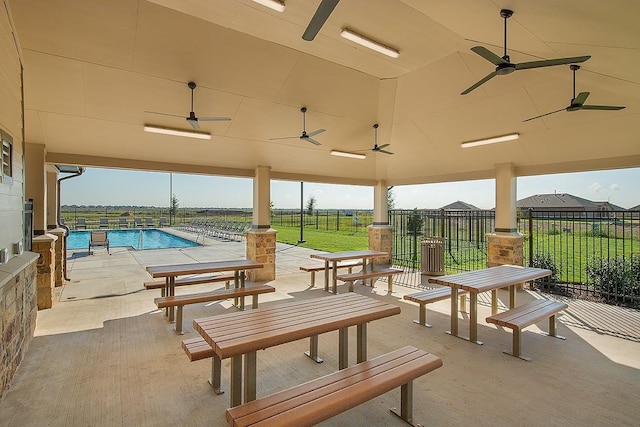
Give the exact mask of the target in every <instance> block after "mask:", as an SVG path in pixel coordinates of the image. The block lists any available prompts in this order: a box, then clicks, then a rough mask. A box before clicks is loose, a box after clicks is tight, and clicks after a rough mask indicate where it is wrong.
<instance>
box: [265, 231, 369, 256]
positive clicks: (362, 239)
mask: <svg viewBox="0 0 640 427" xmlns="http://www.w3.org/2000/svg"><path fill="white" fill-rule="evenodd" d="M273 228H274V230H277V231H278V234H277V235H276V240H277V241H278V242H280V243H288V244H290V245H295V244H297V243H298V240H300V227H285V226H274V227H273ZM303 239H304V240H305V243H301V244H299V245H298V246H300V247H302V248H309V249H316V250H319V251H326V252H339V251H357V250H362V249H369V235H368V232H367V231H366V230H365V231H358V232H357V233H349V232H343V231H326V230H315V229H313V228H310V229H306V228H305V229H304V232H303Z"/></svg>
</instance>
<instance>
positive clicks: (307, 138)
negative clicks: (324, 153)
mask: <svg viewBox="0 0 640 427" xmlns="http://www.w3.org/2000/svg"><path fill="white" fill-rule="evenodd" d="M300 139H304V140H305V141H309V142H310V143H312V144H313V145H322V144H320V143H319V142H318V141H316V140H315V139H313V138H309V136H308V135H307V136H306V137H305V138H300Z"/></svg>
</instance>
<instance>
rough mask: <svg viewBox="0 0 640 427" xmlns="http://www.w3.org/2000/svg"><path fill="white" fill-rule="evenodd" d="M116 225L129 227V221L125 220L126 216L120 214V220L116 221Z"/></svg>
mask: <svg viewBox="0 0 640 427" xmlns="http://www.w3.org/2000/svg"><path fill="white" fill-rule="evenodd" d="M118 227H120V228H129V222H128V221H127V218H125V217H123V216H121V217H120V220H119V222H118Z"/></svg>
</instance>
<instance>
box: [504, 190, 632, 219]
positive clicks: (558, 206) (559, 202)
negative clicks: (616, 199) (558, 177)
mask: <svg viewBox="0 0 640 427" xmlns="http://www.w3.org/2000/svg"><path fill="white" fill-rule="evenodd" d="M516 207H517V208H518V209H519V210H531V211H533V212H535V211H558V212H576V211H582V212H584V215H582V216H583V217H584V218H611V217H615V215H616V214H615V213H616V212H624V211H625V209H624V208H622V207H620V206H617V205H614V204H612V203H609V202H594V201H591V200H587V199H583V198H582V197H578V196H574V195H572V194H566V193H553V194H535V195H533V196H529V197H525V198H524V199H520V200H518V201H517V202H516ZM534 216H535V215H534ZM572 216H574V217H575V215H572Z"/></svg>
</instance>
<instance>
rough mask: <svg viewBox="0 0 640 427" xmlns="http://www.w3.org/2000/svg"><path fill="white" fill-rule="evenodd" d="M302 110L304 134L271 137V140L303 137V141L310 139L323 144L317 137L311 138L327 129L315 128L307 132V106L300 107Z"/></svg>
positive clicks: (315, 143)
mask: <svg viewBox="0 0 640 427" xmlns="http://www.w3.org/2000/svg"><path fill="white" fill-rule="evenodd" d="M300 111H302V134H301V135H299V136H283V137H279V138H269V141H275V140H278V139H296V138H298V139H301V140H303V141H308V142H310V143H312V144H314V145H321V144H320V143H319V142H318V141H316V140H315V139H313V138H311V137H312V136H316V135H317V134H319V133H322V132H324V131H325V129H318V130H314V131H313V132H309V133H307V129H306V126H307V125H306V120H305V117H306V113H307V107H302V108H301V109H300Z"/></svg>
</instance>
